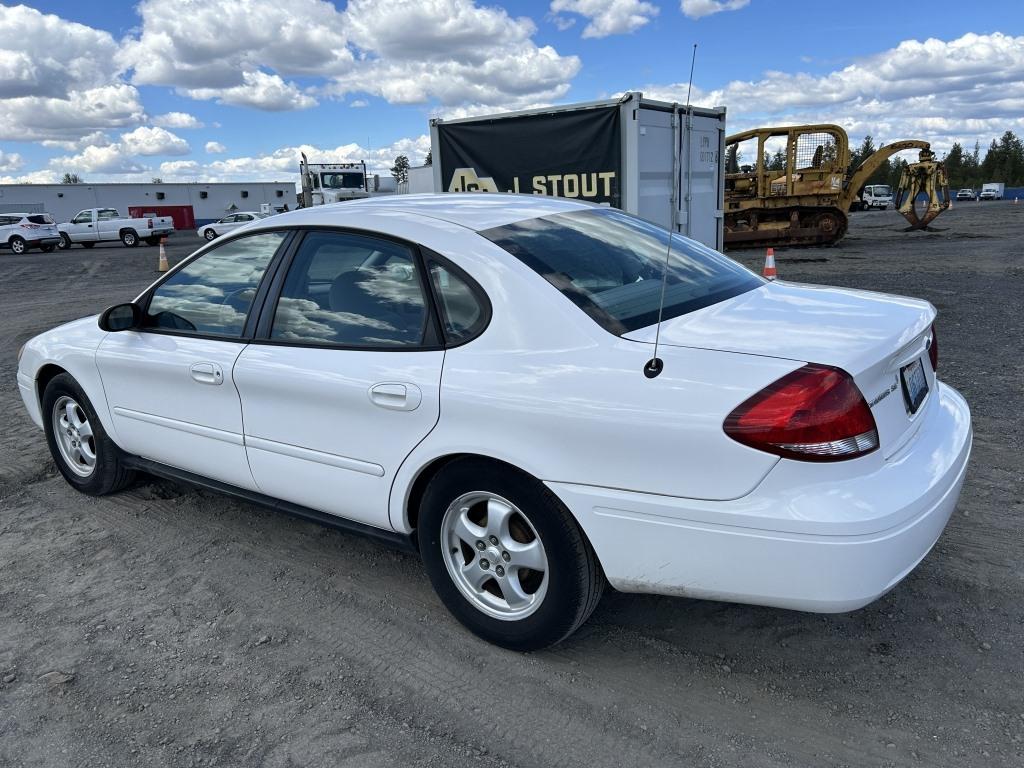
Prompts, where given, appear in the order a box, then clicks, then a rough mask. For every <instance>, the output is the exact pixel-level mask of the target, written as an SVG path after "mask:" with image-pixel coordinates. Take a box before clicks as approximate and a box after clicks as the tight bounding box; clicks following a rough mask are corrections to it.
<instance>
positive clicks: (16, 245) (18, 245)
mask: <svg viewBox="0 0 1024 768" xmlns="http://www.w3.org/2000/svg"><path fill="white" fill-rule="evenodd" d="M9 245H10V246H11V250H12V251H14V252H15V253H19V254H20V253H24V252H25V251H26V250H27V249H28V246H27V245H26V244H25V241H24V240H23V239H22V238H20V237H18V236H17V235H15V236H14V237H12V238H11V241H10V243H9Z"/></svg>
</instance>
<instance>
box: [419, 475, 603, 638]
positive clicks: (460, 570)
mask: <svg viewBox="0 0 1024 768" xmlns="http://www.w3.org/2000/svg"><path fill="white" fill-rule="evenodd" d="M419 540H420V554H421V555H422V557H423V562H424V564H425V565H426V569H427V573H428V575H429V576H430V580H431V582H432V584H433V585H434V589H435V590H436V591H437V593H438V595H439V596H440V597H441V600H442V601H443V602H444V604H445V605H446V606H447V608H448V610H450V611H451V612H452V614H454V615H455V617H456V618H457V619H458V620H459V621H460V622H462V623H463V624H464V625H465V626H466V627H467V628H469V629H470V630H471V631H473V632H474V633H475V634H477V635H479V636H480V637H482V638H484V639H485V640H488V641H490V642H492V643H496V644H497V645H501V646H504V647H506V648H511V649H514V650H519V651H531V650H536V649H539V648H544V647H546V646H549V645H553V644H554V643H557V642H559V641H561V640H563V639H565V638H566V637H568V636H569V635H570V634H572V633H573V632H574V631H575V630H576V629H577V628H578V627H579V626H580V625H581V624H583V622H585V621H586V620H587V618H588V617H589V616H590V614H591V613H592V612H593V610H594V608H595V607H596V606H597V602H598V600H599V599H600V597H601V593H602V591H603V589H604V576H603V574H602V572H601V566H600V564H599V563H598V561H597V557H596V555H595V554H594V551H593V549H592V548H591V547H590V544H589V542H588V541H587V540H586V537H585V536H584V535H583V532H582V531H581V530H580V528H579V525H578V524H577V523H576V520H575V519H574V518H573V516H572V514H571V513H570V512H569V510H567V509H566V508H565V506H564V505H562V503H561V502H560V501H559V500H558V499H557V497H555V495H554V494H552V493H551V492H550V491H549V490H548V489H547V488H545V487H544V485H543V484H541V483H540V482H539V481H537V480H535V479H533V478H531V477H529V476H527V475H524V474H522V473H519V472H517V471H515V470H513V469H511V468H505V467H502V466H501V465H497V464H493V463H490V462H485V461H480V460H476V459H458V460H456V461H454V462H452V463H451V464H449V465H447V466H446V467H445V468H444V469H443V470H442V471H441V472H440V473H439V474H438V475H437V476H436V477H434V478H433V479H432V480H431V481H430V483H429V484H428V485H427V488H426V491H425V492H424V496H423V503H422V506H421V511H420V518H419Z"/></svg>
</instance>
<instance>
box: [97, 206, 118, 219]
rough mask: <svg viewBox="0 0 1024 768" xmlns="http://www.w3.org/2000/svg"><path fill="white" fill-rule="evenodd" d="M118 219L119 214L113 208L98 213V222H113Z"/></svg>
mask: <svg viewBox="0 0 1024 768" xmlns="http://www.w3.org/2000/svg"><path fill="white" fill-rule="evenodd" d="M116 218H118V213H117V211H115V210H114V209H113V208H104V209H103V210H101V211H98V212H97V213H96V219H97V220H98V221H113V220H114V219H116Z"/></svg>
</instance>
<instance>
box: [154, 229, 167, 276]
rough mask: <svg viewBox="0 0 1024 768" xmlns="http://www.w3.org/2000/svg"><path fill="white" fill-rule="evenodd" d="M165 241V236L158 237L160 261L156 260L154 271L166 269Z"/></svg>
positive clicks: (164, 270)
mask: <svg viewBox="0 0 1024 768" xmlns="http://www.w3.org/2000/svg"><path fill="white" fill-rule="evenodd" d="M166 242H167V238H166V237H161V238H160V261H159V262H157V265H156V271H157V272H166V271H167V250H166V249H165V248H164V243H166Z"/></svg>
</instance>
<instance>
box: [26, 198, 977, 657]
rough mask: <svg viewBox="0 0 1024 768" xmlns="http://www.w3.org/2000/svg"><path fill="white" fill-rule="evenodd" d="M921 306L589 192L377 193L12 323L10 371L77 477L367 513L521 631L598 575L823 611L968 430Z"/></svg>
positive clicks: (840, 598) (925, 537) (941, 481)
mask: <svg viewBox="0 0 1024 768" xmlns="http://www.w3.org/2000/svg"><path fill="white" fill-rule="evenodd" d="M669 256H670V258H668V257H669ZM666 264H667V267H666ZM659 306H661V307H663V309H659ZM659 317H660V318H661V322H660V324H659V322H658V321H659ZM934 320H935V309H934V308H933V307H932V306H931V305H930V304H929V303H927V302H924V301H919V300H915V299H908V298H901V297H897V296H887V295H882V294H874V293H865V292H861V291H854V290H845V289H837V288H823V287H811V286H802V285H796V284H788V283H782V282H778V283H769V282H766V281H764V280H762V279H761V278H760V277H758V276H757V275H755V274H752V273H751V272H749V271H747V270H746V269H743V268H742V267H740V266H738V265H737V264H736V263H734V262H732V261H731V260H729V259H727V258H726V257H724V256H722V255H721V254H719V253H717V252H715V251H712V250H710V249H708V248H706V247H704V246H702V245H700V244H698V243H695V242H693V241H691V240H688V239H686V238H682V237H679V236H673V237H671V238H670V236H669V234H668V233H667V232H666V231H664V230H662V229H660V228H659V227H657V226H655V225H653V224H650V223H647V222H645V221H642V220H640V219H637V218H634V217H632V216H629V215H627V214H625V213H622V212H620V211H617V210H613V209H608V208H602V207H594V206H590V205H587V204H584V203H579V202H573V201H567V200H558V199H552V198H544V197H530V196H522V197H513V196H510V195H437V196H434V195H427V196H404V195H403V196H395V197H391V198H378V199H374V200H365V201H360V202H352V203H348V204H346V205H344V206H328V207H322V208H310V209H304V210H300V211H295V212H292V213H287V214H283V215H280V216H275V217H274V218H273V219H269V220H266V221H263V222H259V223H256V224H254V225H253V226H251V227H249V228H247V229H246V230H245V231H244V232H239V233H238V234H236V235H235V236H234V237H231V238H225V239H223V240H218V241H216V242H214V243H211V244H209V245H208V246H206V247H204V248H203V249H201V250H200V251H198V252H197V253H196V254H194V255H193V256H192V257H191V258H189V259H187V260H185V261H184V262H183V263H181V264H179V265H178V266H177V267H176V268H175V269H174V270H172V271H171V272H169V273H168V274H167V275H165V276H163V277H161V278H160V279H159V280H158V281H157V282H156V283H154V284H153V285H152V286H150V287H149V288H148V289H146V290H145V291H144V292H143V293H142V294H141V295H139V296H138V297H137V298H136V299H135V300H134V301H132V302H130V303H125V304H120V305H117V306H115V307H112V308H110V309H108V310H107V311H105V312H104V313H103V314H102V315H100V316H99V319H98V321H97V318H96V317H90V318H86V319H83V320H79V321H76V322H73V323H70V324H68V325H64V326H61V327H59V328H56V329H54V330H52V331H49V332H47V333H44V334H42V335H40V336H37V337H36V338H34V339H32V340H31V341H29V342H28V344H27V345H26V346H25V347H24V349H23V352H22V354H21V356H20V362H19V369H18V383H19V386H20V388H21V394H22V397H23V399H24V402H25V406H26V407H27V408H28V411H29V413H30V415H31V417H32V419H33V420H34V421H35V423H36V424H37V425H39V426H40V427H41V428H43V429H44V430H45V433H46V439H47V441H48V443H49V446H50V450H51V452H52V453H53V456H54V459H55V461H56V463H57V467H58V468H59V470H60V471H61V473H62V474H63V475H64V477H65V478H66V479H67V481H68V482H69V483H70V484H71V485H72V486H74V487H75V488H77V489H78V490H80V491H82V492H84V493H89V494H103V493H109V492H112V491H115V490H118V489H121V488H124V487H125V486H126V485H127V484H128V483H129V482H130V481H131V478H132V475H133V473H134V472H136V471H143V472H148V473H152V474H156V475H162V476H165V477H170V478H177V479H180V480H184V481H190V482H195V483H198V484H201V485H203V486H206V487H212V488H216V489H220V490H223V491H225V492H227V493H233V494H235V495H237V496H241V497H242V498H245V499H249V500H253V501H257V502H261V503H266V504H270V505H272V506H274V507H276V508H278V509H281V510H284V511H287V512H290V513H293V514H298V515H302V516H304V517H307V518H313V519H317V520H320V521H323V522H326V523H329V524H332V525H335V526H338V527H341V528H344V529H348V530H352V531H359V532H363V533H366V534H370V535H372V536H374V537H376V538H378V539H381V540H384V541H388V542H391V543H393V544H395V545H398V546H401V547H405V548H407V549H410V550H415V551H418V552H419V554H420V555H421V556H422V558H423V561H424V563H425V566H426V570H427V573H428V574H429V577H430V579H431V581H432V582H433V585H434V587H435V588H436V590H437V592H438V594H439V595H440V597H441V600H442V601H443V602H444V603H445V605H446V606H447V607H448V608H449V609H450V610H451V612H452V613H453V614H454V615H455V616H456V617H457V618H458V619H459V620H460V621H461V622H463V623H464V624H465V625H466V626H467V627H469V628H470V629H471V630H472V631H474V632H476V633H477V634H479V635H480V636H482V637H484V638H486V639H488V640H491V641H493V642H495V643H499V644H501V645H504V646H507V647H510V648H516V649H532V648H540V647H543V646H546V645H549V644H551V643H555V642H557V641H559V640H561V639H562V638H565V637H566V636H567V635H569V633H571V632H572V631H573V630H575V629H576V628H577V627H579V626H580V624H582V623H583V622H584V621H585V620H586V619H587V617H588V616H589V615H590V613H591V612H592V611H593V610H594V607H595V606H596V604H597V602H598V600H599V598H600V596H601V593H602V591H603V589H604V588H605V584H606V581H607V582H608V583H610V584H611V586H613V587H615V588H616V589H619V590H623V591H627V592H654V593H661V594H669V595H684V596H687V597H697V598H710V599H715V600H728V601H734V602H741V603H753V604H760V605H768V606H778V607H782V608H793V609H799V610H807V611H818V612H837V611H848V610H852V609H855V608H858V607H861V606H863V605H866V604H867V603H870V602H871V601H873V600H875V599H876V598H877V597H879V596H880V595H882V594H884V593H885V592H886V591H888V590H890V589H892V588H893V587H894V586H895V585H896V584H897V583H898V582H899V581H900V580H901V579H903V578H904V577H905V576H906V575H907V574H908V573H909V572H910V571H911V570H912V569H913V568H914V567H915V566H916V565H917V564H918V563H919V562H920V561H921V559H922V558H924V557H925V555H926V554H927V553H928V552H929V550H930V549H931V548H932V546H933V545H934V544H935V541H936V539H938V537H939V535H940V534H941V533H942V530H943V528H944V527H945V525H946V522H947V520H948V519H949V516H950V514H951V513H952V511H953V508H954V506H955V505H956V503H957V500H958V497H959V495H960V488H961V485H962V483H963V480H964V473H965V471H966V467H967V460H968V455H969V453H970V448H971V420H970V412H969V410H968V407H967V404H966V403H965V402H964V400H963V398H962V397H961V396H960V395H959V394H958V393H957V392H956V391H955V390H954V389H953V388H952V387H950V386H948V385H946V384H943V383H942V382H940V381H939V380H938V379H937V378H936V376H935V370H936V367H937V364H938V345H937V342H936V337H935V330H934V326H933V322H934ZM659 328H660V330H659ZM655 350H656V351H655Z"/></svg>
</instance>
